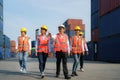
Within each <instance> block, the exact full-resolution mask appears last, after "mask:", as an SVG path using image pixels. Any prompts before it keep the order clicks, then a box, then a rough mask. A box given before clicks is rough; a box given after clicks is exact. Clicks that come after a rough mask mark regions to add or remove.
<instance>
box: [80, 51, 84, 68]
mask: <svg viewBox="0 0 120 80" xmlns="http://www.w3.org/2000/svg"><path fill="white" fill-rule="evenodd" d="M83 60H84V55H83V53H82V54H80V69H81V68H83V62H84V61H83Z"/></svg>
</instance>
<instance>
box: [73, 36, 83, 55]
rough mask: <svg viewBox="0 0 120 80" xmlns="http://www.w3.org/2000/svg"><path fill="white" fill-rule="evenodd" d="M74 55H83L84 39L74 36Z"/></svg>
mask: <svg viewBox="0 0 120 80" xmlns="http://www.w3.org/2000/svg"><path fill="white" fill-rule="evenodd" d="M72 41H73V42H72V53H73V54H80V53H82V39H81V38H80V37H78V39H77V36H73V40H72Z"/></svg>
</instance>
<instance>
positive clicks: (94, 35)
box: [91, 28, 99, 42]
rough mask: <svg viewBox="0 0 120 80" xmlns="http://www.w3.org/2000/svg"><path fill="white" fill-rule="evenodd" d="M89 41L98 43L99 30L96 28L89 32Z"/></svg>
mask: <svg viewBox="0 0 120 80" xmlns="http://www.w3.org/2000/svg"><path fill="white" fill-rule="evenodd" d="M91 40H92V41H94V42H98V40H99V30H98V28H96V29H94V30H92V31H91Z"/></svg>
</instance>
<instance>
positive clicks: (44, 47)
mask: <svg viewBox="0 0 120 80" xmlns="http://www.w3.org/2000/svg"><path fill="white" fill-rule="evenodd" d="M48 41H49V39H48V37H47V36H45V38H44V39H43V38H42V35H39V36H38V46H37V52H44V53H48V50H49V49H48Z"/></svg>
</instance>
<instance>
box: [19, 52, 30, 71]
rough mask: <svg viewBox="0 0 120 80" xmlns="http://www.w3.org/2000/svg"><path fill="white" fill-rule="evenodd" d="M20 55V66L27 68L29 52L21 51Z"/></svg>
mask: <svg viewBox="0 0 120 80" xmlns="http://www.w3.org/2000/svg"><path fill="white" fill-rule="evenodd" d="M18 57H19V64H20V67H22V68H23V69H26V65H27V57H28V52H26V51H23V52H19V54H18Z"/></svg>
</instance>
